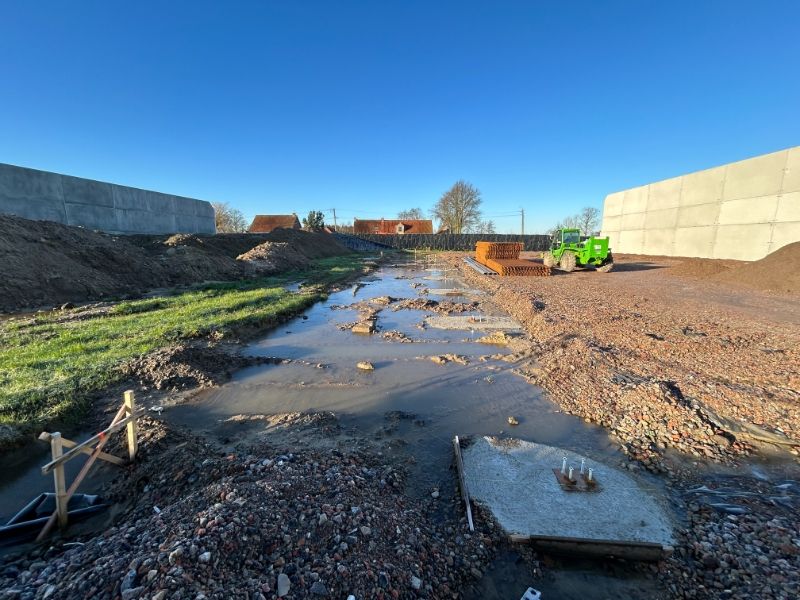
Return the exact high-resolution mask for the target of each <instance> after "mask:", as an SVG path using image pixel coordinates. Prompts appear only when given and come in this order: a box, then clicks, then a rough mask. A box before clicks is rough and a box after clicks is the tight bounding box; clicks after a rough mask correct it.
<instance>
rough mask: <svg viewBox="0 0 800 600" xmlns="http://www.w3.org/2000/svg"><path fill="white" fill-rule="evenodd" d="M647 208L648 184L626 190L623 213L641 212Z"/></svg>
mask: <svg viewBox="0 0 800 600" xmlns="http://www.w3.org/2000/svg"><path fill="white" fill-rule="evenodd" d="M646 210H647V186H646V185H643V186H641V187H637V188H633V189H630V190H625V197H624V199H623V204H622V214H623V215H626V214H628V213H639V212H644V211H646Z"/></svg>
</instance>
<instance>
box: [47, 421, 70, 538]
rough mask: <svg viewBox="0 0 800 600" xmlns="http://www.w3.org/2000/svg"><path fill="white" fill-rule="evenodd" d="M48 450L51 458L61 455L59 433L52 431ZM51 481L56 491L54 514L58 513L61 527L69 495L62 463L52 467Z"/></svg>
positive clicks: (65, 514)
mask: <svg viewBox="0 0 800 600" xmlns="http://www.w3.org/2000/svg"><path fill="white" fill-rule="evenodd" d="M50 451H51V452H52V454H53V460H56V459H57V458H59V457H61V455H62V454H63V452H64V449H63V445H62V443H61V434H60V433H59V432H56V433H54V434H53V435H52V436H51V438H50ZM53 483H54V484H55V491H56V514H57V515H58V526H59V527H60V528H61V529H63V528H64V527H66V526H67V504H68V503H69V497H68V496H67V484H66V481H65V479H64V465H63V464H61V465H58V466H57V467H56V468H55V469H53Z"/></svg>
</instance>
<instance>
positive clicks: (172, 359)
mask: <svg viewBox="0 0 800 600" xmlns="http://www.w3.org/2000/svg"><path fill="white" fill-rule="evenodd" d="M256 362H260V360H259V359H257V358H250V357H244V356H239V355H236V354H231V353H229V352H225V351H223V350H221V349H219V348H216V347H213V346H197V345H188V344H177V345H175V346H170V347H168V348H161V349H160V350H156V351H155V352H151V353H150V354H147V355H145V356H141V357H139V358H136V359H134V360H132V361H130V362H128V363H126V364H125V365H124V366H123V367H122V368H121V370H122V372H123V373H124V374H125V375H128V376H131V377H134V378H135V379H137V380H138V381H139V383H141V384H142V385H144V386H148V387H153V388H155V389H157V390H179V389H182V388H188V387H195V386H200V387H208V386H212V385H217V384H220V383H222V382H224V381H227V380H228V379H230V376H231V373H232V372H233V371H235V370H237V369H241V368H243V367H246V366H250V365H252V364H255V363H256Z"/></svg>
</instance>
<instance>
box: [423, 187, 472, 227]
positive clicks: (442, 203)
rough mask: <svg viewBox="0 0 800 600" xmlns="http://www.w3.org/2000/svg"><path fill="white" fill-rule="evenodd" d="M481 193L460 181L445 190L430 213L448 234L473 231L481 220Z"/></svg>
mask: <svg viewBox="0 0 800 600" xmlns="http://www.w3.org/2000/svg"><path fill="white" fill-rule="evenodd" d="M480 207H481V192H480V190H478V188H476V187H475V186H474V185H472V184H471V183H467V182H466V181H464V180H463V179H460V180H458V181H456V182H455V184H453V187H451V188H450V189H449V190H447V191H446V192H445V193H444V194H442V197H441V198H439V201H438V202H437V203H436V206H435V207H434V208H433V210H432V211H431V212H432V214H433V216H435V217H436V218H437V219H438V220H439V222H440V223H441V227H442V228H445V227H446V228H448V229H449V231H450V233H464V232H466V231H471V230H473V229H474V228H475V227H476V226H477V225H478V223H479V222H480V218H481V211H480Z"/></svg>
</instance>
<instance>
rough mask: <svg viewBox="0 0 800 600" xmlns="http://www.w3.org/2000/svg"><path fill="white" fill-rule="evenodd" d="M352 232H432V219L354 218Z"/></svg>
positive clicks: (382, 233) (392, 233)
mask: <svg viewBox="0 0 800 600" xmlns="http://www.w3.org/2000/svg"><path fill="white" fill-rule="evenodd" d="M353 233H355V234H359V233H377V234H378V235H396V234H400V235H404V234H406V233H433V221H431V220H430V219H375V220H368V219H365V220H361V219H354V220H353Z"/></svg>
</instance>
